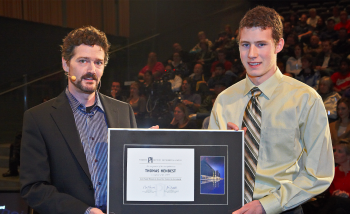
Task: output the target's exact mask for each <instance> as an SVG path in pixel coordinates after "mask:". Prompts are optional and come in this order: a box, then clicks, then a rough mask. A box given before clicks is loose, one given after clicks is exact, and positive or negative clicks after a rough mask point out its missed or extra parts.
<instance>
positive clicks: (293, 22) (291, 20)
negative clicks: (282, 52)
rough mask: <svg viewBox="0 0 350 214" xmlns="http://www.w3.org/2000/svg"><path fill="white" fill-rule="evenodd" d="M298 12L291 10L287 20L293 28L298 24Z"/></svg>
mask: <svg viewBox="0 0 350 214" xmlns="http://www.w3.org/2000/svg"><path fill="white" fill-rule="evenodd" d="M298 20H299V18H298V14H297V13H296V12H294V11H292V12H291V14H290V16H289V17H288V19H286V21H285V22H289V23H290V24H291V28H292V29H293V28H294V27H295V26H297V25H298Z"/></svg>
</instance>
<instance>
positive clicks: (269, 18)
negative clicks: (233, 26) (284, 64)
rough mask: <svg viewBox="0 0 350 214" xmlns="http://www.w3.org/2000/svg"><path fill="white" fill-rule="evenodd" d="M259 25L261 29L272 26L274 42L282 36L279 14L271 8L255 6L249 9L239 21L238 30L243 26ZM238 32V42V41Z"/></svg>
mask: <svg viewBox="0 0 350 214" xmlns="http://www.w3.org/2000/svg"><path fill="white" fill-rule="evenodd" d="M252 27H260V28H261V29H262V30H266V28H269V27H270V28H272V38H273V40H274V41H275V44H277V43H278V41H279V40H280V39H281V38H282V37H283V24H282V21H281V17H280V15H279V14H278V13H277V12H276V11H275V10H274V9H272V8H268V7H264V6H257V7H255V8H253V9H251V10H249V11H248V12H247V13H246V14H245V15H244V17H243V19H242V20H241V22H240V23H239V32H241V30H242V29H243V28H252ZM239 36H240V33H239V34H238V40H237V41H238V42H239Z"/></svg>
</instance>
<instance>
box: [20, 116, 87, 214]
mask: <svg viewBox="0 0 350 214" xmlns="http://www.w3.org/2000/svg"><path fill="white" fill-rule="evenodd" d="M22 135H23V137H22V145H21V173H20V182H21V196H22V197H23V198H24V199H25V200H26V202H27V203H28V205H29V206H30V207H32V208H33V209H34V210H36V211H37V212H39V213H54V214H56V213H57V214H64V213H65V214H75V213H81V214H83V213H84V212H85V211H86V209H87V208H88V207H89V206H88V205H87V204H85V203H83V202H82V201H80V200H78V199H76V198H74V197H73V196H71V195H68V194H65V193H60V192H59V191H58V190H57V189H56V187H55V186H53V185H52V183H51V177H50V156H49V154H48V150H47V148H46V142H45V140H44V138H43V136H42V133H41V132H40V128H39V126H38V124H37V122H36V120H35V119H34V117H33V116H32V114H31V112H30V111H27V112H26V113H25V114H24V120H23V134H22Z"/></svg>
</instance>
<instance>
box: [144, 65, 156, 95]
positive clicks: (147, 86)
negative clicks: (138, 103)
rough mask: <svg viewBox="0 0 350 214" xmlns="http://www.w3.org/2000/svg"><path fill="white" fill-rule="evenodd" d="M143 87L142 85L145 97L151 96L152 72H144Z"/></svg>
mask: <svg viewBox="0 0 350 214" xmlns="http://www.w3.org/2000/svg"><path fill="white" fill-rule="evenodd" d="M143 80H144V81H143V85H142V90H141V91H142V92H143V94H145V95H146V96H149V95H150V94H151V91H152V88H153V82H154V77H153V75H152V71H146V72H145V74H144V76H143Z"/></svg>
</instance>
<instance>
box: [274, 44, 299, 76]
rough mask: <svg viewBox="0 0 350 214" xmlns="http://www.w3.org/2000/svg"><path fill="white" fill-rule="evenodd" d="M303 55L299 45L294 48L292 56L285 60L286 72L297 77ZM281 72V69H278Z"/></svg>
mask: <svg viewBox="0 0 350 214" xmlns="http://www.w3.org/2000/svg"><path fill="white" fill-rule="evenodd" d="M303 55H304V50H303V48H302V46H301V44H296V45H295V46H294V56H291V57H289V58H288V60H287V64H286V72H287V73H292V74H294V75H298V74H299V73H300V71H301V69H302V68H301V57H302V56H303ZM280 70H281V69H280Z"/></svg>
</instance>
